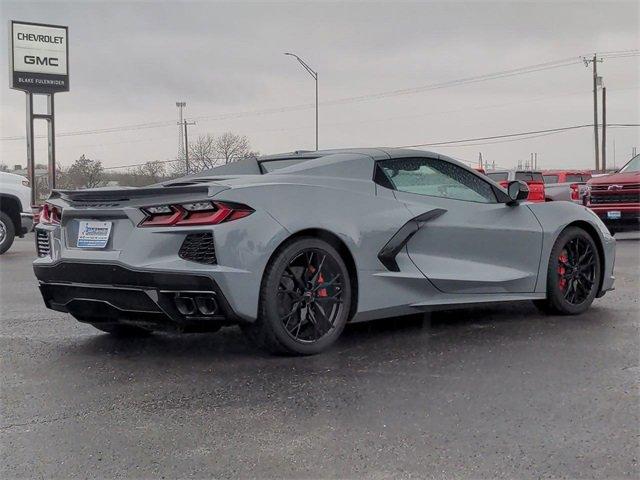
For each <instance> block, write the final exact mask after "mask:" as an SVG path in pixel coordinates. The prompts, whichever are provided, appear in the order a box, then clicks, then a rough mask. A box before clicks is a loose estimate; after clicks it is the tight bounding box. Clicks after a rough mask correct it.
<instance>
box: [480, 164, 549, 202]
mask: <svg viewBox="0 0 640 480" xmlns="http://www.w3.org/2000/svg"><path fill="white" fill-rule="evenodd" d="M486 175H487V177H489V178H490V179H491V180H493V181H495V182H498V183H499V184H500V186H502V187H503V188H506V187H507V185H508V184H509V182H513V181H515V180H520V181H522V182H525V183H526V184H527V185H528V186H529V197H528V198H527V200H528V201H529V202H544V201H545V193H544V191H545V187H544V178H543V177H542V172H532V171H529V170H491V171H490V172H487V173H486Z"/></svg>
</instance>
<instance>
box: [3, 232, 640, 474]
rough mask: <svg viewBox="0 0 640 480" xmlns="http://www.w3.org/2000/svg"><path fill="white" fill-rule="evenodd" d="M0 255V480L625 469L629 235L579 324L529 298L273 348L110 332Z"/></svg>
mask: <svg viewBox="0 0 640 480" xmlns="http://www.w3.org/2000/svg"><path fill="white" fill-rule="evenodd" d="M33 256H34V248H33V238H32V237H28V238H25V239H23V240H18V241H17V242H16V244H15V245H14V247H13V249H12V250H11V251H9V252H8V253H7V254H5V255H3V256H2V257H0V282H1V283H0V305H1V306H0V315H1V322H0V341H1V344H0V356H1V359H0V369H1V383H0V385H1V387H0V388H1V391H0V398H1V408H2V415H1V424H0V445H1V455H2V458H1V459H0V461H1V468H0V476H1V477H2V478H23V477H25V478H36V477H43V478H87V477H96V478H106V477H117V478H175V477H181V478H184V477H195V478H205V477H206V478H209V477H254V478H255V477H257V478H266V477H269V478H283V477H285V478H308V477H313V478H318V477H322V478H326V477H350V478H354V477H367V478H383V477H394V478H395V477H436V478H469V477H471V478H496V477H508V478H531V477H543V478H544V477H554V478H557V477H568V478H638V476H639V475H640V468H639V465H638V461H639V450H640V445H639V442H640V437H639V427H638V425H640V406H639V405H640V402H639V400H640V395H639V386H640V380H639V379H640V367H639V352H640V335H639V326H640V304H639V298H638V297H639V292H640V273H639V272H640V236H638V235H635V234H628V235H620V236H619V238H618V250H617V260H616V269H615V275H616V278H617V280H616V290H615V291H613V292H610V293H608V294H607V295H606V296H605V297H604V298H602V299H599V300H596V302H595V303H594V306H593V307H592V308H591V309H590V310H589V311H588V312H587V313H586V314H584V315H582V316H579V317H548V316H544V315H541V314H540V313H538V311H537V310H536V309H535V308H534V307H533V306H532V305H531V304H530V303H520V304H513V305H494V306H489V307H483V308H480V309H467V310H458V311H451V312H439V313H433V314H430V315H425V316H424V317H416V318H405V319H389V320H384V321H378V322H373V323H368V324H360V325H353V326H350V327H348V328H347V329H346V331H345V333H344V334H343V337H342V338H341V340H340V341H339V342H338V343H337V345H336V346H334V347H333V348H332V349H331V350H330V351H329V352H327V353H325V354H322V355H318V356H314V357H307V358H287V357H270V356H267V355H265V354H262V353H260V352H258V351H256V350H255V349H254V348H253V347H252V346H251V345H249V344H247V343H246V342H245V340H244V338H243V336H242V335H241V333H240V331H239V329H237V328H235V327H234V328H226V329H223V330H221V331H220V332H218V333H215V334H204V335H203V334H191V335H183V336H178V335H167V334H156V335H153V336H151V337H149V338H145V339H137V340H119V339H114V338H111V337H110V336H109V335H106V334H102V333H100V332H98V331H97V330H95V329H93V328H92V327H90V326H87V325H83V324H80V323H77V322H76V321H75V320H73V319H72V318H71V317H69V316H67V315H66V314H61V313H57V312H52V311H50V310H47V309H45V307H44V305H43V304H42V301H41V298H40V295H39V293H38V290H37V283H36V281H35V278H34V276H33V273H32V270H31V265H30V263H31V261H32V259H33Z"/></svg>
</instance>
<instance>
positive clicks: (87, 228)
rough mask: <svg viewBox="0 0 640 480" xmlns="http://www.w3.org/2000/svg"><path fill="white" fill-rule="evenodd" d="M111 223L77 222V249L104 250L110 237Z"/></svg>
mask: <svg viewBox="0 0 640 480" xmlns="http://www.w3.org/2000/svg"><path fill="white" fill-rule="evenodd" d="M111 227H112V222H104V221H95V220H80V221H79V222H78V240H77V242H76V246H77V247H78V248H97V249H101V248H105V247H106V246H107V243H108V242H109V237H110V236H111Z"/></svg>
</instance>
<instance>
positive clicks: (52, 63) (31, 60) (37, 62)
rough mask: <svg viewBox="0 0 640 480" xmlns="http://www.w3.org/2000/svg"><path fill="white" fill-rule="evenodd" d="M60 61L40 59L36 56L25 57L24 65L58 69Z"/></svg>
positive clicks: (55, 58) (52, 58)
mask: <svg viewBox="0 0 640 480" xmlns="http://www.w3.org/2000/svg"><path fill="white" fill-rule="evenodd" d="M58 61H59V59H58V58H57V57H38V56H35V55H25V56H24V63H26V64H27V65H46V66H49V67H58V66H59V64H58Z"/></svg>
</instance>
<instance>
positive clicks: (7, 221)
mask: <svg viewBox="0 0 640 480" xmlns="http://www.w3.org/2000/svg"><path fill="white" fill-rule="evenodd" d="M30 199H31V189H30V188H29V180H27V179H26V178H25V177H23V176H21V175H14V174H13V173H8V172H0V255H1V254H3V253H5V252H6V251H7V250H9V249H10V248H11V245H13V240H14V239H15V237H23V236H24V235H25V233H27V232H29V231H30V230H31V229H32V228H33V214H32V213H31V202H30Z"/></svg>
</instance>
